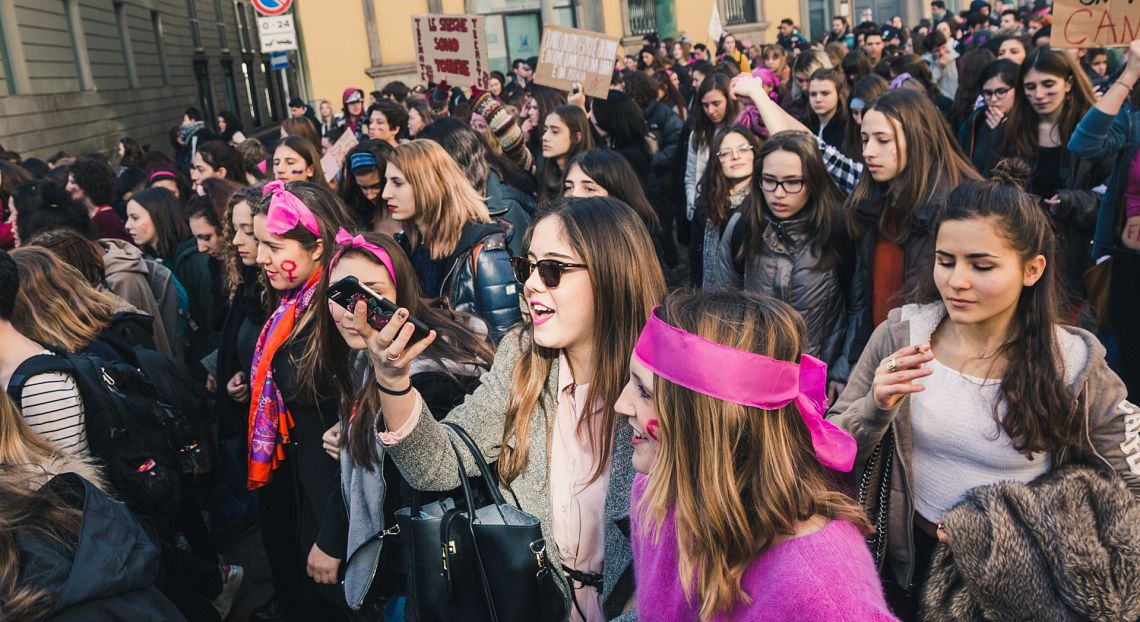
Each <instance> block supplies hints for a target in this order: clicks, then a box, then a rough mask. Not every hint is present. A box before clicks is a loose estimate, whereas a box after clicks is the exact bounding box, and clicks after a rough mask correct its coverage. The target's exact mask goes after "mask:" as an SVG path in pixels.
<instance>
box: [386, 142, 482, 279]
mask: <svg viewBox="0 0 1140 622" xmlns="http://www.w3.org/2000/svg"><path fill="white" fill-rule="evenodd" d="M389 164H391V165H392V166H395V167H396V168H398V169H400V172H401V173H403V174H404V180H405V181H407V183H409V184H411V186H412V192H413V193H414V195H415V199H416V217H415V225H413V226H414V227H415V229H416V230H417V231H418V232H419V235H420V236H422V237H421V243H422V244H423V245H424V246H426V247H427V249H428V251H429V252H430V253H431V257H432V259H442V258H444V257H447V256H448V255H450V254H451V253H452V251H454V250H455V247H456V246H457V245H458V244H459V238H460V236H461V235H463V227H464V226H465V225H467V224H468V223H473V222H480V223H487V222H491V214H490V212H488V211H487V202H486V200H485V199H484V198H483V197H482V196H481V195H480V194H479V193H478V192H476V191H475V187H474V186H472V185H471V182H470V181H468V180H467V177H466V176H465V175H464V174H463V170H462V169H460V168H459V165H458V164H456V162H455V160H454V159H453V158H452V157H451V156H450V155H448V154H447V151H444V149H443V147H441V146H439V143H437V142H435V141H432V140H425V139H418V140H413V141H410V142H406V143H404V144H402V145H400V146H399V147H397V148H396V151H395V153H393V154H392V158H391V160H389ZM404 230H405V231H407V230H408V228H407V227H405V229H404Z"/></svg>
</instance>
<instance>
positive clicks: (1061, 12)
mask: <svg viewBox="0 0 1140 622" xmlns="http://www.w3.org/2000/svg"><path fill="white" fill-rule="evenodd" d="M1137 38H1140V4H1132V0H1055V1H1054V2H1053V36H1052V37H1051V39H1050V41H1049V45H1050V47H1054V48H1121V47H1128V44H1129V43H1131V42H1132V41H1133V40H1134V39H1137Z"/></svg>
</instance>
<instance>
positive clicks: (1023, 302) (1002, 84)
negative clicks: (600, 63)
mask: <svg viewBox="0 0 1140 622" xmlns="http://www.w3.org/2000/svg"><path fill="white" fill-rule="evenodd" d="M930 9H931V15H932V18H929V19H923V20H921V21H920V23H918V24H917V25H913V26H912V27H908V26H907V25H906V24H904V23H903V20H902V19H901V18H899V17H893V18H891V19H890V20H885V21H883V22H882V23H876V22H873V21H870V17H869V16H866V17H867V19H866V20H865V21H863V22H861V23H859V24H857V25H855V26H851V25H850V24H848V22H847V20H846V19H845V18H842V17H836V18H835V19H834V20H833V21H832V28H831V30H830V31H828V32H826V33H814V36H809V34H807V33H804V32H802V31H801V30H800V29H798V28H797V27H796V25H795V23H794V22H793V21H792V20H790V19H785V20H783V21H782V22H781V23H780V25H779V32H778V36H776V41H775V42H774V43H771V44H767V45H759V44H753V43H750V42H748V41H744V40H738V39H737V38H736V37H735V36H734V35H732V34H725V35H724V36H722V37H721V38H720V39H719V40H718V41H716V42H715V44H712V43H710V44H708V45H706V44H704V43H694V41H693V40H692V39H691V38H689V37H688V36H680V37H678V38H666V39H661V40H658V37H656V36H655V35H650V36H647V37H646V38H645V39H644V41H643V47H642V48H641V49H640V50H636V51H634V52H633V53H631V54H628V55H626V56H625V57H624V58H617V59H615V69H614V73H613V80H612V84H611V90H610V91H609V94H608V96H607V97H604V98H597V97H587V96H585V95H584V94H583V93H582V91H581V89H574V90H572V91H571V92H569V93H567V92H563V91H559V90H556V89H553V88H550V87H546V86H542V85H539V84H537V83H535V82H533V81H532V78H533V76H534V70H535V68H536V64H537V63H536V60H535V59H533V58H532V59H519V60H516V61H515V62H514V63H513V65H512V66H511V70H510V72H509V73H508V74H504V73H500V72H497V71H496V72H492V74H491V78H490V82H489V84H488V85H487V89H485V90H484V89H480V88H477V87H472V88H469V89H462V88H456V87H449V86H448V85H447V84H427V85H415V86H413V87H409V86H408V85H406V84H404V83H402V82H392V83H390V84H388V85H387V86H385V87H384V88H383V89H381V90H379V91H374V92H372V93H371V94H369V95H368V97H370V101H369V102H366V101H365V100H366V94H365V92H364V91H363V90H362V89H359V88H348V89H345V91H344V93H343V97H342V101H341V111H340V112H339V113H336V112H335V111H334V109H333V105H332V104H331V103H330V102H328V101H319V102H316V103H315V104H312V105H310V104H309V103H307V102H305V101H304V100H301V99H294V100H291V101H290V102H289V108H290V112H291V116H290V118H289V119H287V120H286V121H285V122H283V123H282V124H281V128H280V135H279V136H274V137H273V138H272V140H267V141H265V142H263V141H262V140H259V139H258V138H256V137H252V136H248V135H246V134H245V133H244V130H243V128H242V125H241V120H240V116H238V115H236V114H233V113H231V112H228V111H223V112H221V113H219V114H218V116H217V118H216V119H207V118H204V116H203V114H202V112H201V111H200V110H198V109H197V108H194V107H190V108H187V109H186V110H185V115H184V118H183V119H182V121H181V123H180V124H179V125H178V126H177V127H175V128H173V129H172V130H171V133H170V141H171V144H170V148H171V150H172V154H171V155H168V154H167V153H166V152H164V151H163V150H162V149H159V148H153V147H148V146H144V145H140V144H139V143H138V142H137V141H135V140H133V139H131V138H123V139H122V141H121V142H120V144H119V148H118V153H117V154H113V155H111V156H108V155H107V154H100V153H92V154H87V155H82V156H80V157H71V156H69V155H68V154H66V153H60V154H57V155H56V156H54V157H53V158H51V159H50V160H49V161H46V162H45V161H41V160H39V159H37V158H27V159H24V158H21V157H20V155H19V154H16V153H12V152H7V151H4V150H3V149H2V148H0V202H2V205H3V207H4V210H5V213H6V217H5V218H4V223H3V225H2V226H0V246H2V247H3V249H4V250H2V251H0V343H3V344H4V347H3V348H0V382H3V385H4V387H5V388H6V391H5V393H6V394H5V395H3V396H0V488H2V489H3V490H2V491H0V492H2V493H3V494H0V525H2V526H3V528H2V529H0V559H2V560H3V567H4V571H3V572H2V573H0V618H4V619H19V620H70V619H76V620H78V619H82V620H103V619H106V620H111V619H116V620H117V619H127V618H129V619H132V620H180V619H188V620H192V621H198V620H203V621H219V620H222V619H225V618H226V617H227V615H228V614H229V612H230V610H231V609H232V607H233V603H234V598H235V595H236V594H237V593H238V591H239V589H240V586H241V584H242V582H243V580H244V570H243V568H241V567H240V566H238V565H236V564H233V563H227V561H226V560H225V555H224V552H223V548H224V547H223V544H224V542H225V541H226V538H227V537H229V536H231V535H233V534H234V533H239V532H241V531H242V530H243V529H245V528H247V527H249V526H251V525H256V527H257V528H258V531H259V533H260V539H261V544H262V545H263V548H264V555H265V558H266V560H267V561H268V565H269V567H270V570H271V573H272V585H273V592H274V594H273V596H272V598H271V599H270V600H269V601H268V602H266V603H264V604H262V606H260V607H259V608H258V609H257V610H256V611H255V612H254V613H253V618H252V619H254V620H257V621H268V620H289V621H308V620H385V621H396V620H425V621H426V620H435V619H488V620H490V619H499V620H507V619H518V620H565V619H569V620H575V621H588V622H594V621H602V620H618V621H623V622H629V621H631V620H637V619H641V620H648V621H658V620H702V621H705V620H789V621H790V620H852V621H855V620H858V621H867V620H964V619H1057V620H1061V619H1099V620H1124V619H1129V620H1131V619H1136V618H1137V617H1140V579H1137V578H1136V576H1135V572H1134V571H1133V568H1134V567H1135V564H1137V563H1140V559H1138V557H1140V505H1137V503H1136V501H1135V499H1134V495H1136V494H1140V423H1138V422H1140V409H1137V408H1136V406H1134V405H1133V404H1132V403H1131V402H1129V399H1128V397H1129V395H1135V394H1136V393H1137V392H1140V356H1137V355H1136V352H1137V351H1140V330H1138V328H1137V324H1136V321H1135V317H1136V314H1137V312H1138V311H1140V282H1138V275H1140V157H1138V155H1137V152H1138V150H1140V118H1137V117H1136V115H1137V114H1140V113H1138V112H1136V110H1137V109H1136V108H1134V105H1136V104H1137V103H1140V86H1138V85H1137V80H1140V41H1136V42H1133V43H1132V44H1131V46H1130V47H1128V48H1126V49H1123V50H1109V51H1106V50H1103V49H1065V50H1056V49H1051V48H1050V47H1049V35H1050V28H1051V15H1050V9H1049V7H1048V6H1047V5H1044V4H1042V3H1041V0H1037V4H1034V5H1029V6H1013V5H1008V4H1004V3H1000V2H999V3H997V4H996V5H991V4H990V3H988V2H986V1H985V0H975V1H974V2H972V3H971V4H970V6H969V8H968V10H966V11H963V12H962V13H961V14H957V15H956V14H953V13H951V12H948V11H947V10H946V6H945V3H944V1H943V0H933V1H932V2H931V3H930ZM345 133H352V134H354V135H355V136H356V137H357V139H358V141H359V143H358V145H357V146H356V147H354V148H353V149H352V150H351V151H350V152H349V153H348V154H347V155H346V156H345V158H344V160H343V163H341V164H340V167H339V170H336V171H326V170H324V168H323V167H322V162H321V159H322V154H323V153H325V152H326V151H327V150H328V149H329V148H330V147H331V145H333V144H334V143H336V142H337V141H338V140H339V139H340V138H341V137H342V136H344V134H345ZM262 138H265V137H264V136H263V137H262ZM116 167H117V168H116ZM472 475H474V477H472ZM476 483H478V487H479V488H480V489H486V490H487V491H489V493H488V495H487V498H484V497H481V496H475V495H474V493H473V492H472V489H473V488H476ZM500 493H501V494H500ZM425 525H426V527H425ZM440 525H442V527H441V526H440ZM524 526H529V527H531V528H532V529H533V531H532V532H523V531H515V532H510V530H502V531H499V532H497V534H498V535H494V536H492V535H489V534H490V533H491V532H490V531H481V530H492V529H494V528H495V527H516V528H519V529H521V528H522V527H524ZM512 533H513V534H520V533H534V534H537V536H536V537H537V538H538V539H536V540H535V539H531V540H529V541H526V542H524V541H521V540H519V538H520V537H521V536H518V535H511V534H512ZM481 534H482V535H481ZM512 547H513V548H512ZM508 558H509V559H510V560H511V563H510V564H508V563H507V559H508ZM1077 558H1080V559H1084V560H1088V563H1087V565H1086V566H1082V567H1081V568H1080V569H1079V571H1078V570H1077V569H1073V568H1070V566H1071V564H1070V562H1069V561H1068V560H1072V559H1077ZM515 562H517V564H516V563H515ZM512 564H514V565H515V566H518V567H517V568H506V566H511V565H512ZM520 569H521V570H520ZM519 571H521V572H523V575H522V576H525V577H528V578H529V577H535V579H536V580H535V581H534V582H533V584H531V583H530V582H529V579H528V581H524V582H523V583H522V584H518V583H512V584H510V585H504V584H502V582H503V581H505V579H503V577H506V576H517V575H510V573H511V572H519ZM477 578H479V579H477ZM480 581H481V582H480ZM1057 594H1072V595H1076V596H1073V597H1059V596H1056V595H1057ZM460 612H462V613H460ZM512 616H513V617H512ZM1026 616H1028V617H1026Z"/></svg>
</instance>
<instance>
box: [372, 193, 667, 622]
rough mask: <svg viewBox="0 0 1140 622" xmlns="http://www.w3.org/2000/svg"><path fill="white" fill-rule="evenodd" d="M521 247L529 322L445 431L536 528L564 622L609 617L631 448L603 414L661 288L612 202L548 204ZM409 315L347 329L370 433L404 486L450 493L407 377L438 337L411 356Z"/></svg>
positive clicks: (620, 579) (626, 215)
mask: <svg viewBox="0 0 1140 622" xmlns="http://www.w3.org/2000/svg"><path fill="white" fill-rule="evenodd" d="M527 248H528V252H527V257H525V258H523V257H519V258H515V259H514V260H513V263H514V266H515V271H516V274H517V276H518V280H519V283H520V284H522V286H523V295H524V297H525V299H526V301H527V306H528V307H529V308H530V320H529V321H528V322H527V323H525V324H524V325H523V326H522V327H521V328H519V329H517V330H515V331H513V332H512V333H511V334H509V335H507V337H506V338H504V339H503V340H502V342H501V343H500V345H499V350H498V353H497V354H496V356H495V362H494V364H493V365H492V367H491V371H490V372H488V373H487V374H486V375H484V376H483V378H482V379H481V383H480V386H479V387H478V388H477V389H476V390H475V392H474V393H472V394H471V396H470V397H468V398H467V400H466V401H464V403H463V404H462V405H460V406H458V407H457V408H455V409H454V410H452V411H451V413H450V414H449V415H448V416H447V421H449V422H453V423H456V424H458V425H460V426H462V427H463V428H464V429H465V430H466V431H467V432H468V434H470V435H471V437H472V438H473V439H474V440H475V442H476V444H477V445H478V447H479V449H480V451H481V452H482V453H483V455H484V456H485V457H486V458H487V459H488V460H489V461H490V460H497V462H498V473H499V478H500V482H501V484H502V486H503V487H504V488H506V487H509V488H510V490H511V491H513V493H514V494H515V495H517V498H518V501H519V503H520V505H521V509H522V510H523V511H526V512H529V513H531V514H533V515H535V516H537V517H538V518H539V521H540V522H541V525H542V531H543V535H544V536H545V541H546V551H547V554H548V555H549V557H550V560H551V562H552V564H553V565H554V567H555V568H562V569H563V570H564V571H565V574H566V577H565V578H564V577H563V575H562V573H556V576H557V577H558V579H559V585H560V587H561V589H562V590H563V594H564V596H565V598H566V600H567V603H568V610H569V611H570V612H571V619H572V620H590V621H593V620H601V619H614V618H617V617H619V616H621V615H622V613H623V612H624V611H626V610H628V609H631V608H632V606H633V601H632V599H631V596H632V593H633V584H632V575H631V573H630V567H629V563H630V550H629V543H628V541H627V540H626V538H625V537H624V536H623V535H622V533H621V532H620V530H619V529H618V525H617V521H619V520H621V519H622V518H624V516H625V515H627V513H628V508H629V491H630V483H631V481H632V477H633V470H632V467H631V466H630V452H631V450H632V448H633V447H632V445H631V440H632V430H631V429H630V427H629V425H628V424H627V423H626V422H625V421H624V420H621V419H620V418H619V417H618V416H617V415H616V413H615V412H614V410H613V405H614V403H615V402H616V401H617V398H618V395H619V394H620V393H621V388H622V385H623V384H624V380H625V378H626V376H627V375H628V371H629V357H630V353H631V351H632V348H633V344H634V342H635V340H636V338H637V334H638V332H639V331H640V329H641V327H642V326H643V325H644V323H645V320H646V318H647V316H648V313H649V310H650V308H651V307H652V306H653V305H654V304H656V302H657V301H658V300H660V299H661V297H662V296H663V295H664V292H665V283H664V279H663V277H662V275H661V271H660V270H659V269H658V268H657V262H656V260H655V257H654V253H653V242H652V241H651V240H650V238H649V233H648V232H647V231H646V230H645V226H644V225H643V224H642V222H641V219H640V218H638V216H637V215H636V214H635V213H634V212H633V210H631V209H630V208H628V207H627V206H625V205H624V204H622V203H620V202H619V201H616V200H614V199H610V198H591V199H574V198H559V199H556V200H554V201H551V202H550V203H548V204H547V205H546V206H545V207H543V208H542V209H540V211H539V213H538V215H537V217H536V218H535V221H534V224H533V226H532V227H531V230H530V232H529V235H528V239H527ZM407 316H408V311H407V310H406V309H401V310H400V311H399V312H398V313H397V315H396V317H395V318H394V319H393V321H392V322H391V323H390V324H389V325H388V326H386V327H385V328H384V330H382V331H375V330H372V329H371V328H369V327H368V326H367V325H366V324H365V323H364V322H363V321H359V320H358V321H357V322H356V325H355V328H356V329H357V330H358V331H360V333H361V335H362V336H363V337H364V339H365V341H367V343H368V356H369V359H370V361H371V363H372V368H373V376H374V377H375V380H376V384H377V385H378V388H379V391H380V407H381V412H382V413H383V416H382V417H379V418H378V419H377V430H378V432H379V437H380V441H381V442H382V443H383V444H384V445H385V452H386V453H387V454H388V455H390V456H392V459H393V460H394V461H395V463H396V465H397V466H399V467H400V471H401V472H402V473H403V474H404V476H405V477H407V478H408V481H409V482H410V483H411V484H412V486H414V487H415V488H418V489H420V490H450V489H452V488H455V487H456V486H458V485H459V479H458V476H457V470H458V469H457V465H456V462H455V459H454V457H453V455H454V454H453V453H452V452H451V445H450V442H449V439H452V438H455V437H454V436H453V435H452V433H451V432H449V431H448V430H447V428H446V426H443V425H442V424H440V423H439V422H437V421H436V420H435V419H434V418H432V417H431V414H430V411H429V410H428V409H427V408H426V407H425V406H424V404H423V399H422V397H421V396H420V395H419V392H418V391H417V390H416V388H415V387H414V386H413V385H412V383H411V379H410V377H411V374H412V370H413V368H414V366H415V365H417V364H418V360H419V357H420V355H421V354H422V353H423V352H424V351H425V350H426V349H427V348H428V347H430V346H431V344H432V343H433V341H434V340H435V339H436V337H435V336H434V335H433V336H430V337H428V338H427V339H423V340H421V341H418V342H416V343H414V344H409V338H410V337H411V334H412V327H411V326H406V325H404V322H403V320H404V319H406V318H407ZM456 442H459V441H458V439H456ZM466 468H468V469H472V468H474V464H473V463H471V464H467V465H466ZM603 566H604V575H603Z"/></svg>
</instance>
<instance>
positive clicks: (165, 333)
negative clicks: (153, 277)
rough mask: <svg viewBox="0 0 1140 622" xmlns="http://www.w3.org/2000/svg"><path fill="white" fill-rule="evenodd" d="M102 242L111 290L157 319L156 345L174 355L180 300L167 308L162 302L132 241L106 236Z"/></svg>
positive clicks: (144, 261) (100, 243)
mask: <svg viewBox="0 0 1140 622" xmlns="http://www.w3.org/2000/svg"><path fill="white" fill-rule="evenodd" d="M99 245H100V246H102V247H103V251H104V254H103V269H104V272H105V273H106V280H107V287H108V289H110V290H111V292H113V293H114V294H115V295H117V296H118V297H120V298H122V299H123V300H126V301H127V302H129V303H130V304H131V305H133V306H134V307H136V308H137V309H138V310H139V311H142V312H143V313H145V314H147V315H149V316H151V317H153V318H154V345H155V348H157V349H158V351H159V352H162V353H163V354H165V355H167V356H173V355H174V351H173V349H172V347H171V339H170V336H171V335H177V330H178V301H177V300H174V302H173V304H172V305H167V306H170V307H171V308H172V309H163V308H162V307H161V306H160V305H159V302H158V300H156V299H155V296H154V290H152V289H151V286H150V271H149V270H148V268H147V263H146V260H145V259H143V254H142V251H140V250H139V249H138V248H135V246H134V245H132V244H131V243H130V242H124V241H123V240H115V239H110V238H104V239H101V240H99ZM169 311H172V313H168V312H169Z"/></svg>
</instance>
